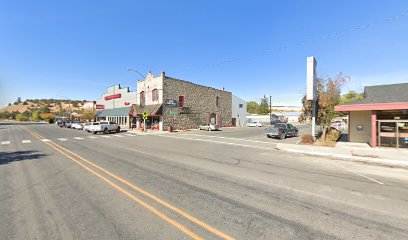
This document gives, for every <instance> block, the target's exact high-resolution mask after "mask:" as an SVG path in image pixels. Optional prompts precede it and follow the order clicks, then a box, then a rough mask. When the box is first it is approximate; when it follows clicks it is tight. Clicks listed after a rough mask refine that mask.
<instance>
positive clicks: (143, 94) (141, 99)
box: [140, 92, 145, 105]
mask: <svg viewBox="0 0 408 240" xmlns="http://www.w3.org/2000/svg"><path fill="white" fill-rule="evenodd" d="M140 104H141V105H144V104H145V93H144V92H140Z"/></svg>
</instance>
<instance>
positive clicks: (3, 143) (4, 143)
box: [1, 141, 10, 145]
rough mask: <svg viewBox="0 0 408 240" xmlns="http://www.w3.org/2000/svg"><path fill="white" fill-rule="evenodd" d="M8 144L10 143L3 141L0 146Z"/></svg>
mask: <svg viewBox="0 0 408 240" xmlns="http://www.w3.org/2000/svg"><path fill="white" fill-rule="evenodd" d="M8 144H10V141H3V142H1V145H8Z"/></svg>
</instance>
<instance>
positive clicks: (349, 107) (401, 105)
mask: <svg viewBox="0 0 408 240" xmlns="http://www.w3.org/2000/svg"><path fill="white" fill-rule="evenodd" d="M334 110H335V111H336V112H352V111H372V110H408V102H393V103H364V104H343V105H337V106H335V107H334Z"/></svg>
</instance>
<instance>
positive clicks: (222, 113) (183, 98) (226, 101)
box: [136, 72, 232, 130]
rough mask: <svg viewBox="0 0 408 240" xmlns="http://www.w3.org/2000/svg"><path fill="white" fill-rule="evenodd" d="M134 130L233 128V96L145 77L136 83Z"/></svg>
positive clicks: (192, 85)
mask: <svg viewBox="0 0 408 240" xmlns="http://www.w3.org/2000/svg"><path fill="white" fill-rule="evenodd" d="M136 102H137V104H136V112H137V116H138V117H137V119H136V121H137V123H136V124H137V127H139V128H142V127H143V120H142V113H143V112H147V113H148V115H149V117H148V119H147V122H146V127H147V128H148V129H156V130H167V129H168V127H170V126H171V127H173V128H174V129H193V128H198V126H199V125H201V124H205V123H214V124H218V125H220V126H221V127H225V126H231V125H232V93H231V92H228V91H224V90H220V89H215V88H212V87H206V86H202V85H198V84H194V83H192V82H188V81H184V80H180V79H175V78H171V77H167V76H166V75H165V73H164V72H162V73H161V74H160V76H154V75H153V74H152V73H150V72H149V73H148V74H147V76H146V78H145V79H144V80H140V81H138V82H137V101H136Z"/></svg>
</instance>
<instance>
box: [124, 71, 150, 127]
mask: <svg viewBox="0 0 408 240" xmlns="http://www.w3.org/2000/svg"><path fill="white" fill-rule="evenodd" d="M128 71H132V72H135V73H137V74H139V75H140V76H142V78H144V80H143V81H144V92H143V113H145V112H146V77H145V76H143V75H142V74H141V73H140V72H139V71H137V70H135V69H133V68H128ZM136 82H137V81H136ZM136 91H137V84H136ZM139 97H140V96H139ZM140 103H142V99H141V98H140ZM142 117H143V132H146V119H145V117H144V114H142Z"/></svg>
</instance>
